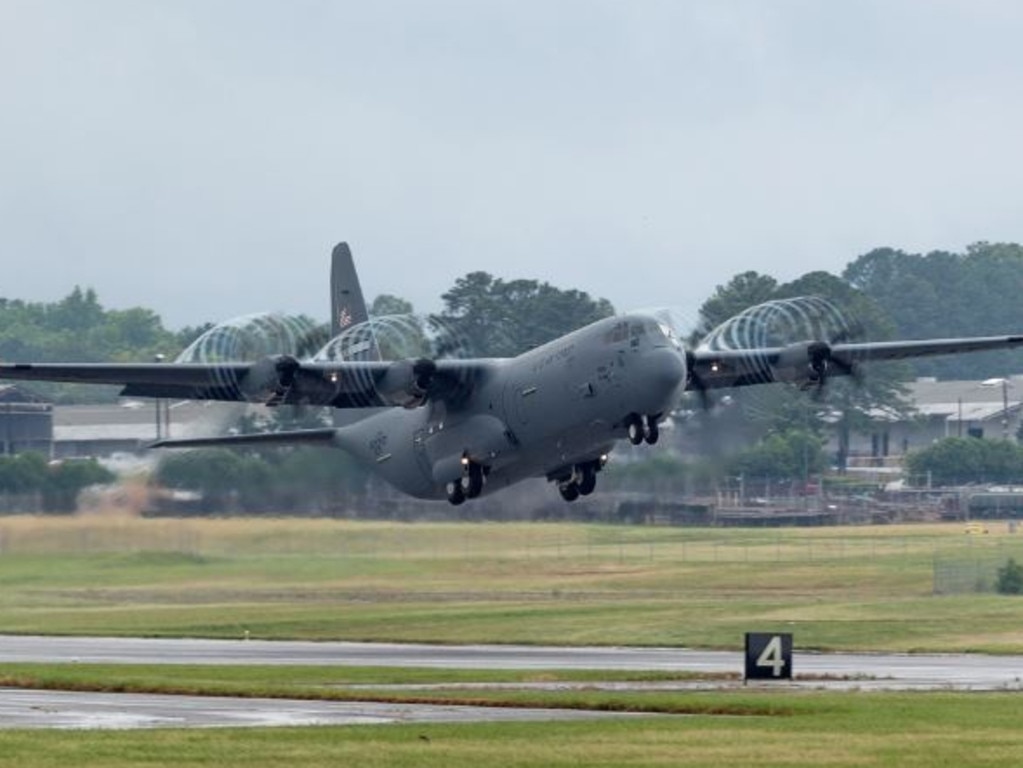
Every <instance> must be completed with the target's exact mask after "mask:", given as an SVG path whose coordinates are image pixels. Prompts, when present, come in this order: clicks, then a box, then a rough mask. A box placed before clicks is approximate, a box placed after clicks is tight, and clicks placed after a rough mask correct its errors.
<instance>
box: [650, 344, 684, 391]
mask: <svg viewBox="0 0 1023 768" xmlns="http://www.w3.org/2000/svg"><path fill="white" fill-rule="evenodd" d="M652 363H653V364H652V366H651V367H652V370H651V371H650V372H649V375H650V379H651V385H652V387H653V388H654V389H656V390H657V392H658V394H659V395H660V396H662V397H663V398H664V399H665V400H672V401H674V400H676V399H677V398H678V397H679V396H681V394H682V390H683V389H684V388H685V382H686V359H685V357H684V356H683V355H682V354H680V353H679V352H677V351H675V350H674V349H664V348H662V349H658V350H657V354H655V355H654V360H653V361H652ZM672 404H674V403H672Z"/></svg>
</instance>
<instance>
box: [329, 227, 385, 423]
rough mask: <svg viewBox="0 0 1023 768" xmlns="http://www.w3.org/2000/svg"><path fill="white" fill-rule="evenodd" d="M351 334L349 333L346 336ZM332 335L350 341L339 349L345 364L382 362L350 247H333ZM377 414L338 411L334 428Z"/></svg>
mask: <svg viewBox="0 0 1023 768" xmlns="http://www.w3.org/2000/svg"><path fill="white" fill-rule="evenodd" d="M348 331H351V332H350V333H346V332H348ZM330 332H331V336H332V337H333V338H334V339H337V337H338V336H340V335H342V334H344V335H345V336H346V337H347V338H346V339H345V341H344V343H342V344H339V345H338V349H339V351H341V352H342V355H341V356H342V357H343V359H345V360H353V361H366V360H380V359H381V356H380V347H379V346H377V341H376V335H375V334H374V333H373V327H372V325H371V324H370V323H369V311H368V310H367V309H366V300H365V299H364V298H363V297H362V286H361V285H359V275H358V274H357V273H356V271H355V260H354V259H353V258H352V251H351V249H350V248H349V247H348V243H338V244H337V245H335V246H334V251H333V253H332V254H331V262H330ZM373 412H375V411H372V410H369V409H366V410H362V409H359V410H335V411H334V426H337V427H340V426H344V425H346V424H351V423H353V422H355V421H359V420H360V419H363V418H365V417H366V416H368V415H370V414H371V413H373Z"/></svg>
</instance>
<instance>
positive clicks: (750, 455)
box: [728, 429, 827, 480]
mask: <svg viewBox="0 0 1023 768" xmlns="http://www.w3.org/2000/svg"><path fill="white" fill-rule="evenodd" d="M823 448H824V444H823V441H822V440H821V439H820V438H819V437H818V436H817V435H815V434H813V433H812V432H809V431H803V430H797V429H789V430H786V431H784V432H777V433H774V434H770V435H767V436H766V437H764V438H763V439H762V440H760V441H759V442H758V443H757V444H756V445H753V446H752V447H750V448H748V449H746V450H744V451H742V452H740V453H739V454H737V455H736V456H734V457H732V458H731V459H730V460H729V462H728V473H729V474H733V475H745V476H746V477H748V478H756V479H762V478H763V479H767V478H769V479H771V480H803V479H806V478H809V477H810V476H811V475H816V474H819V473H820V472H823V471H824V470H825V469H826V468H827V460H826V458H825V456H824V450H823Z"/></svg>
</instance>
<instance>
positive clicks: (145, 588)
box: [0, 516, 1023, 652]
mask: <svg viewBox="0 0 1023 768" xmlns="http://www.w3.org/2000/svg"><path fill="white" fill-rule="evenodd" d="M989 529H990V531H991V533H990V534H989V535H986V536H967V535H966V534H965V533H964V528H963V526H962V525H960V524H948V525H918V526H884V527H862V528H860V527H857V528H815V529H798V530H791V529H788V530H776V529H761V530H749V529H690V528H656V527H648V526H631V527H626V526H621V527H618V526H588V525H561V524H550V525H548V524H490V523H481V524H474V523H436V524H432V523H431V524H420V523H415V524H400V523H381V522H358V521H347V520H346V521H335V520H136V519H131V518H123V519H116V520H107V519H105V518H103V517H102V516H100V517H89V518H61V519H41V518H31V517H14V518H3V519H0V632H19V633H51V634H52V633H60V634H92V635H150V636H171V637H173V636H205V637H246V636H248V637H252V638H272V639H293V638H295V639H324V640H325V639H346V640H380V641H408V642H415V641H420V642H440V643H479V642H482V643H486V642H514V643H532V644H597V645H599V644H628V645H666V646H678V645H684V646H692V647H720V648H738V647H739V646H740V644H741V642H742V635H743V633H744V632H745V631H747V630H750V629H756V630H763V631H791V632H794V633H795V635H796V638H797V647H800V648H817V649H835V650H838V649H840V650H896V651H915V650H916V651H923V650H928V651H963V650H973V651H990V652H1023V627H1021V625H1020V623H1019V621H1018V617H1019V611H1020V606H1021V604H1020V602H1019V600H1018V599H1017V598H1012V597H1000V596H996V595H991V594H983V595H980V594H971V595H951V596H941V595H935V594H934V563H935V560H936V558H940V557H944V556H946V555H948V554H949V553H951V554H954V555H956V556H964V557H969V556H971V555H972V554H978V555H979V554H983V555H984V557H985V558H987V560H989V561H991V562H998V561H999V560H998V558H999V557H1001V555H1002V554H1005V555H1006V557H1007V556H1009V555H1010V554H1012V553H1016V552H1018V553H1019V555H1020V557H1019V558H1018V559H1023V535H1020V536H1016V535H1012V534H1010V533H1009V532H1008V526H1007V525H1004V524H1002V525H997V524H993V523H992V524H989ZM992 557H993V558H994V559H992Z"/></svg>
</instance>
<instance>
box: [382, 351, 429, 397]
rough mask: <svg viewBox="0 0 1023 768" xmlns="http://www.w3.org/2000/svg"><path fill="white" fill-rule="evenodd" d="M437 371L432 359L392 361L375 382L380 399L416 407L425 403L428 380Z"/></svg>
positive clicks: (427, 392) (427, 393)
mask: <svg viewBox="0 0 1023 768" xmlns="http://www.w3.org/2000/svg"><path fill="white" fill-rule="evenodd" d="M436 372H437V364H436V363H435V362H433V360H428V359H426V358H421V359H419V360H399V361H397V362H395V363H392V364H391V365H390V366H389V367H388V369H387V372H386V373H385V374H384V375H383V377H382V378H381V379H380V380H379V381H378V382H377V384H376V390H377V394H378V395H379V396H380V399H381V400H383V401H385V402H386V403H387V404H389V405H396V406H401V407H402V408H418V407H419V406H421V405H423V404H425V403H426V398H427V396H428V395H429V390H430V381H431V379H432V378H433V375H434V374H435V373H436Z"/></svg>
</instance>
